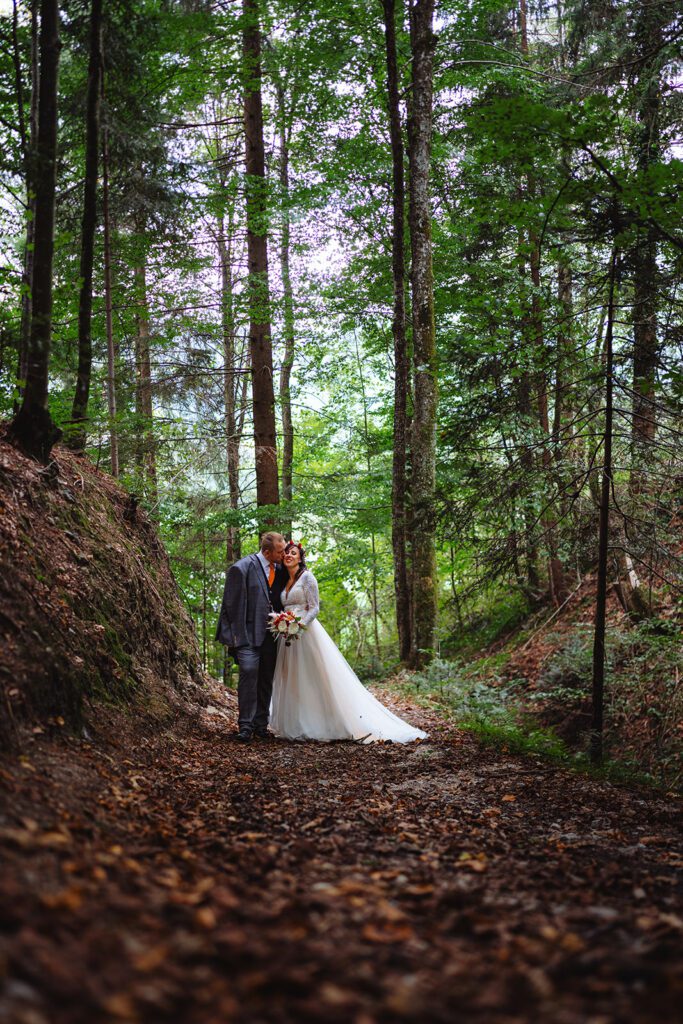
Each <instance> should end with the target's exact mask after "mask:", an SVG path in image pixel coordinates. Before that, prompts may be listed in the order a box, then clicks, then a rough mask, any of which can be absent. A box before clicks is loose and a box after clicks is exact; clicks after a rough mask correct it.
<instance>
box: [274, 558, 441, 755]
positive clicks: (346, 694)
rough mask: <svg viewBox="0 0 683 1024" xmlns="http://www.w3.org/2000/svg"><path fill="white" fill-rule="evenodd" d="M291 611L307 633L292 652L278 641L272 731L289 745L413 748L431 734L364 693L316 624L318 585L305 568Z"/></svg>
mask: <svg viewBox="0 0 683 1024" xmlns="http://www.w3.org/2000/svg"><path fill="white" fill-rule="evenodd" d="M282 603H283V605H284V607H285V609H286V610H287V611H291V612H295V614H297V615H300V616H301V622H302V624H303V625H304V626H306V627H307V628H306V630H305V631H304V632H302V633H301V635H300V636H299V638H298V639H297V640H294V641H292V643H291V644H290V646H289V647H287V646H285V644H284V642H283V641H281V640H278V652H277V663H276V666H275V676H274V679H273V703H272V707H271V716H270V727H271V729H272V731H273V732H274V733H275V735H276V736H281V737H283V738H284V739H290V740H357V741H362V742H364V743H372V742H375V741H377V740H392V741H393V742H394V743H410V742H412V741H413V740H417V739H425V738H426V736H427V734H426V733H425V732H422V730H421V729H414V728H413V726H412V725H408V723H407V722H404V721H403V719H401V718H399V717H398V715H395V714H394V713H393V712H392V711H389V709H388V708H385V707H384V705H383V704H380V702H379V701H378V700H376V699H375V697H373V696H372V694H371V693H370V692H369V691H368V690H366V689H365V687H364V686H363V684H362V683H361V681H360V679H359V678H358V676H357V675H356V673H355V672H354V671H353V669H352V668H351V666H350V665H349V663H348V662H347V660H346V658H345V657H344V656H343V654H342V653H341V651H340V650H339V648H338V647H337V645H336V644H335V643H334V641H333V640H332V639H331V637H330V636H329V635H328V634H327V633H326V631H325V629H324V627H323V626H321V625H320V623H319V622H318V620H317V617H316V616H317V615H318V611H319V607H320V598H319V596H318V584H317V582H316V579H315V576H314V575H313V573H312V572H310V570H308V569H305V570H304V571H303V573H302V574H301V576H300V577H299V579H298V580H297V581H296V583H295V584H294V586H293V587H292V588H291V590H290V591H289V594H287V593H286V592H284V591H283V593H282Z"/></svg>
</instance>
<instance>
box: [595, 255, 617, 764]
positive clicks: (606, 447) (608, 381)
mask: <svg viewBox="0 0 683 1024" xmlns="http://www.w3.org/2000/svg"><path fill="white" fill-rule="evenodd" d="M615 264H616V255H615V254H614V253H613V254H612V262H611V265H610V279H609V299H608V307H607V327H606V334H605V345H606V363H605V427H604V443H603V464H602V485H601V488H600V527H599V534H598V538H599V539H598V578H597V594H596V598H595V634H594V639H593V690H592V709H591V739H590V757H591V761H593V763H594V764H599V763H600V761H602V726H603V706H604V690H605V623H606V613H607V555H608V552H609V508H610V490H611V487H612V415H613V413H612V394H613V385H614V381H613V373H614V355H613V346H612V334H613V325H614V278H615Z"/></svg>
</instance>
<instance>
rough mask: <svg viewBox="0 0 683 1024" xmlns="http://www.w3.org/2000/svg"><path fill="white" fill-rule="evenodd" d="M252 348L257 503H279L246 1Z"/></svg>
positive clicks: (246, 3) (257, 108) (251, 3)
mask: <svg viewBox="0 0 683 1024" xmlns="http://www.w3.org/2000/svg"><path fill="white" fill-rule="evenodd" d="M242 12H243V36H242V45H243V58H244V131H245V151H246V181H245V190H246V199H247V264H248V271H249V284H248V291H249V321H250V323H249V347H250V351H251V376H252V398H253V409H254V447H255V450H256V501H257V504H259V505H277V504H278V503H279V486H278V465H277V445H276V434H275V394H274V389H273V350H272V341H271V327H270V288H269V281H268V238H267V231H268V203H267V183H266V176H265V151H264V142H263V104H262V99H261V29H260V23H259V13H258V2H257V0H243V8H242Z"/></svg>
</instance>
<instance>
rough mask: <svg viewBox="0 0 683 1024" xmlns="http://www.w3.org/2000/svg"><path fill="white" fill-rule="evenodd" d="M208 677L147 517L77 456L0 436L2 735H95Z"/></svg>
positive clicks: (171, 701) (161, 705)
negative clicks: (23, 450) (45, 456)
mask: <svg viewBox="0 0 683 1024" xmlns="http://www.w3.org/2000/svg"><path fill="white" fill-rule="evenodd" d="M206 682H207V681H206V679H205V677H204V675H203V673H202V669H201V665H200V658H199V652H198V649H197V642H196V636H195V632H194V628H193V624H192V621H191V618H190V616H189V614H188V612H187V610H186V609H185V607H184V605H183V603H182V600H181V597H180V594H179V592H178V588H177V586H176V583H175V581H174V579H173V576H172V573H171V570H170V566H169V562H168V557H167V555H166V553H165V551H164V549H163V547H162V545H161V543H160V542H159V539H158V537H157V534H156V530H155V528H154V526H153V524H152V523H151V521H150V519H149V517H148V516H147V514H146V513H145V512H144V511H143V510H142V509H140V507H139V506H138V505H137V504H136V502H135V501H134V500H133V499H132V498H131V497H130V495H129V494H127V493H126V491H124V490H123V488H121V487H120V486H119V485H118V484H117V483H116V481H115V480H113V479H112V478H111V477H110V476H108V475H107V474H106V473H103V472H100V471H99V470H97V469H96V468H95V467H94V466H93V465H92V464H91V463H90V462H89V461H88V460H87V459H85V458H80V457H77V456H75V455H73V454H71V453H70V452H68V451H67V450H65V449H63V448H56V449H55V451H54V461H53V462H52V463H51V465H50V466H49V467H47V468H42V467H41V466H39V465H38V464H36V463H35V462H33V461H32V460H30V459H27V458H25V457H23V456H22V455H21V454H20V453H19V452H17V451H16V449H14V448H13V447H11V446H10V445H8V444H7V443H6V442H5V441H4V440H2V439H0V738H1V739H2V740H3V741H4V742H9V743H12V742H13V741H21V737H22V735H27V734H29V735H30V734H31V732H34V733H36V734H40V733H43V732H47V733H49V732H50V731H52V730H54V731H60V730H62V729H65V728H72V729H76V730H77V731H83V730H84V729H85V731H86V733H87V734H90V735H93V734H96V732H97V730H98V726H101V725H102V724H103V723H104V721H105V720H110V719H111V716H112V715H114V716H116V714H117V709H120V708H122V707H125V706H129V707H130V706H131V705H133V706H134V707H135V708H136V711H138V712H139V715H138V716H137V718H138V721H139V722H143V721H151V722H158V721H160V720H164V719H168V718H170V717H172V716H173V714H174V709H175V710H176V711H177V710H179V709H181V708H182V707H183V705H184V704H186V703H187V702H188V701H192V702H193V703H194V702H197V701H198V702H199V703H206V698H205V697H204V696H203V688H204V686H205V684H206ZM129 717H130V716H129Z"/></svg>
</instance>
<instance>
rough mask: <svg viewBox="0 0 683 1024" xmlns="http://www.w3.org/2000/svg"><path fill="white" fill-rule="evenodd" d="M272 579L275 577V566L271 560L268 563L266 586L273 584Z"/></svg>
mask: <svg viewBox="0 0 683 1024" xmlns="http://www.w3.org/2000/svg"><path fill="white" fill-rule="evenodd" d="M274 579H275V566H274V565H273V563H272V562H271V563H270V572H269V573H268V586H269V587H272V586H273V581H274Z"/></svg>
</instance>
